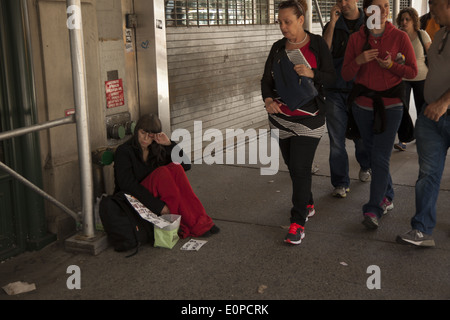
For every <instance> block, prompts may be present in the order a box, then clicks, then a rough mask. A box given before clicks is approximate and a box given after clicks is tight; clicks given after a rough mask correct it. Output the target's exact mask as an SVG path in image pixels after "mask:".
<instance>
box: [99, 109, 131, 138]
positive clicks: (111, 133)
mask: <svg viewBox="0 0 450 320" xmlns="http://www.w3.org/2000/svg"><path fill="white" fill-rule="evenodd" d="M135 127H136V122H135V121H132V120H131V115H130V113H129V112H123V113H118V114H115V115H111V116H108V117H106V129H107V133H108V144H109V145H115V144H119V143H121V142H122V140H124V139H127V138H129V136H131V135H133V134H134V128H135Z"/></svg>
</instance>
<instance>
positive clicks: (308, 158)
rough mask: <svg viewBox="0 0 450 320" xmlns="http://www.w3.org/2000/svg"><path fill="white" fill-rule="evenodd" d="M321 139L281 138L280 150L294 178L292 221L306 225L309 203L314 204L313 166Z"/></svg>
mask: <svg viewBox="0 0 450 320" xmlns="http://www.w3.org/2000/svg"><path fill="white" fill-rule="evenodd" d="M319 142H320V139H317V138H311V137H303V136H300V137H291V138H288V139H281V140H280V150H281V154H282V155H283V159H284V162H285V163H286V165H287V166H288V169H289V174H290V176H291V180H292V204H293V207H292V209H291V223H298V224H299V225H301V226H304V225H305V222H306V218H307V216H308V209H307V205H312V204H314V199H313V195H312V192H311V184H312V173H311V167H312V164H313V160H314V155H315V154H316V150H317V146H318V145H319Z"/></svg>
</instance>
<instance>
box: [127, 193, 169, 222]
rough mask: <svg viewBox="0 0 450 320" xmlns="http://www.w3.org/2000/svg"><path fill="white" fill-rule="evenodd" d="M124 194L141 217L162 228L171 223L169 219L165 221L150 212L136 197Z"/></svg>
mask: <svg viewBox="0 0 450 320" xmlns="http://www.w3.org/2000/svg"><path fill="white" fill-rule="evenodd" d="M125 196H126V197H127V199H128V202H130V204H131V205H132V206H133V208H134V209H135V210H136V211H137V213H139V215H140V216H141V217H142V218H143V219H145V220H147V221H149V222H151V223H153V224H154V225H155V226H157V227H158V228H161V229H162V228H164V227H167V226H169V225H171V224H172V223H171V222H170V221H167V220H165V219H163V218H161V217H158V216H157V215H156V214H154V213H153V212H151V211H150V209H148V208H147V207H146V206H144V205H143V204H142V203H141V202H140V201H139V200H138V199H136V198H134V197H132V196H130V195H128V194H125Z"/></svg>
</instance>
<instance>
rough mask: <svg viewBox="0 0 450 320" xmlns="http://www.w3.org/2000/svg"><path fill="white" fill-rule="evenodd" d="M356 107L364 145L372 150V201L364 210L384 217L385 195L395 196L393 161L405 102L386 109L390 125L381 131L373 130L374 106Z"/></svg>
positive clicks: (355, 114) (354, 112)
mask: <svg viewBox="0 0 450 320" xmlns="http://www.w3.org/2000/svg"><path fill="white" fill-rule="evenodd" d="M352 110H353V116H354V118H355V121H356V124H357V125H358V128H359V132H360V133H361V137H362V139H363V142H364V147H365V148H366V150H367V152H368V153H369V157H370V164H371V169H372V180H371V182H370V198H369V202H368V203H366V204H364V206H363V213H367V212H370V213H374V214H376V215H377V217H378V218H381V216H382V215H383V211H384V210H383V208H382V207H381V203H382V201H383V199H384V197H386V198H388V199H389V200H391V201H392V200H393V199H394V189H393V188H392V178H391V174H390V172H389V163H390V159H391V154H392V149H393V146H394V141H395V136H396V135H397V131H398V128H399V126H400V122H401V120H402V115H403V106H398V107H393V108H389V109H386V129H385V130H384V132H382V133H379V134H374V133H373V129H372V128H373V122H374V116H373V111H372V110H365V109H362V108H360V107H358V106H357V105H355V104H354V105H353V109H352Z"/></svg>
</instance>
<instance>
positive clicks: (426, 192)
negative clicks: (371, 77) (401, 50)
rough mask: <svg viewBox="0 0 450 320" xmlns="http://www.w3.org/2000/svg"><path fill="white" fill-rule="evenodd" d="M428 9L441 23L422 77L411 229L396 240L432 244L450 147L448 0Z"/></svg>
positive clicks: (437, 1) (434, 0)
mask: <svg viewBox="0 0 450 320" xmlns="http://www.w3.org/2000/svg"><path fill="white" fill-rule="evenodd" d="M429 4H430V11H431V12H432V14H434V17H435V20H436V22H437V23H439V24H440V25H442V26H443V27H442V28H441V29H440V30H439V31H438V32H437V33H436V34H435V36H434V40H433V44H432V45H431V47H430V49H429V51H428V62H429V65H428V68H429V70H428V75H427V79H426V80H425V89H424V96H425V102H426V105H425V109H424V112H423V113H422V114H420V115H419V116H418V118H417V122H416V132H415V133H416V143H417V154H418V156H419V167H420V170H419V178H418V180H417V182H416V213H415V215H414V217H413V218H412V219H411V226H412V230H411V231H409V232H407V233H405V234H402V235H399V236H398V237H397V242H399V243H406V244H413V245H416V246H423V247H432V246H434V245H435V243H434V239H433V237H432V232H433V229H434V227H435V226H436V202H437V198H438V195H439V188H440V182H441V178H442V172H443V170H444V166H445V159H446V155H447V151H448V148H449V147H450V110H449V108H450V40H449V38H450V35H449V33H450V0H430V1H429Z"/></svg>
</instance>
